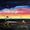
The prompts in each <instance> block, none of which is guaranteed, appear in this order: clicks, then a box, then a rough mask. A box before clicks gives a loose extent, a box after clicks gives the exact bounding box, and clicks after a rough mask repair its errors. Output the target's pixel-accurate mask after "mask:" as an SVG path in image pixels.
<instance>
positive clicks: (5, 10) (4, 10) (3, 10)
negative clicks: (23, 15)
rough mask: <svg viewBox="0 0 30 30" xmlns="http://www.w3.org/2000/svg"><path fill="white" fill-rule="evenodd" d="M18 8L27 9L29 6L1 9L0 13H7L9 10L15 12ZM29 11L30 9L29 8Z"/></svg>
mask: <svg viewBox="0 0 30 30" xmlns="http://www.w3.org/2000/svg"><path fill="white" fill-rule="evenodd" d="M19 8H29V6H16V7H14V8H9V9H8V8H4V9H2V10H1V11H0V12H7V11H10V10H12V11H13V10H14V11H15V10H16V9H19ZM29 9H30V8H29Z"/></svg>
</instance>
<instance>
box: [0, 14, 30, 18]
mask: <svg viewBox="0 0 30 30" xmlns="http://www.w3.org/2000/svg"><path fill="white" fill-rule="evenodd" d="M6 16H8V17H9V18H12V19H16V18H17V19H30V14H8V13H7V14H0V19H4V18H7V17H6Z"/></svg>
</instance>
